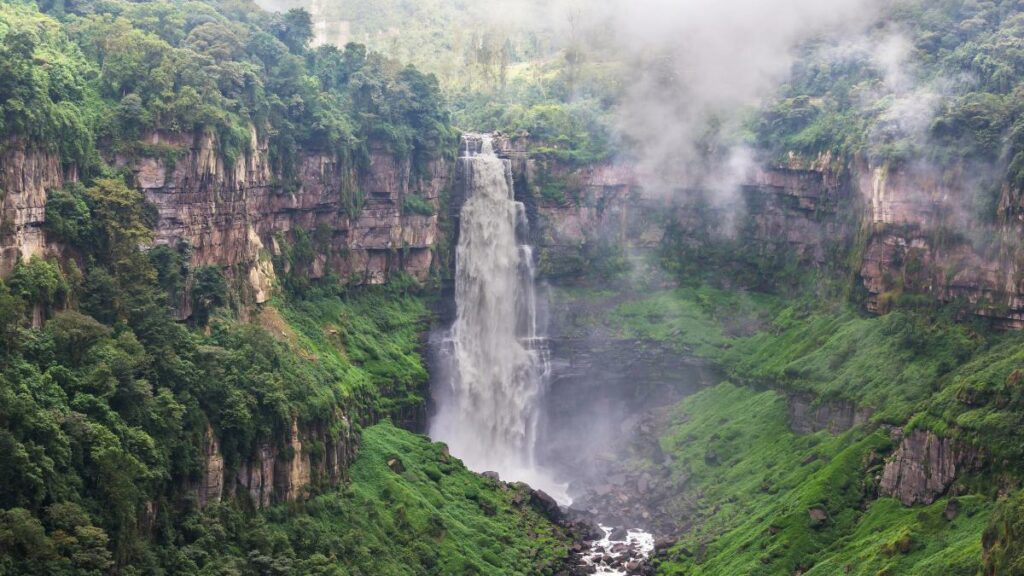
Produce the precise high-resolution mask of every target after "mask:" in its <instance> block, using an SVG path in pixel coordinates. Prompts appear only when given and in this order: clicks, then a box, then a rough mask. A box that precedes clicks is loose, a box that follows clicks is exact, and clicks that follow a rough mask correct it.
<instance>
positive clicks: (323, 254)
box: [0, 130, 451, 318]
mask: <svg viewBox="0 0 1024 576" xmlns="http://www.w3.org/2000/svg"><path fill="white" fill-rule="evenodd" d="M143 149H144V150H159V151H160V153H159V154H154V155H146V154H145V153H139V154H136V155H134V156H131V157H126V156H117V157H115V158H113V159H112V163H113V164H114V165H115V166H118V167H120V168H122V169H126V170H129V171H131V172H132V173H133V174H134V175H135V184H136V186H137V187H138V188H139V189H140V190H142V191H143V192H144V193H145V196H146V199H147V200H148V201H149V202H150V203H152V204H153V205H154V206H155V207H156V212H157V214H158V218H157V220H156V222H155V226H154V237H155V243H156V244H158V245H160V244H163V245H170V246H179V245H185V246H187V247H188V249H189V254H190V259H191V262H190V264H191V265H192V266H193V267H198V266H216V267H220V268H222V269H224V270H225V272H226V274H227V275H228V276H229V277H231V278H234V279H235V280H236V281H237V283H236V286H237V287H238V288H239V289H241V291H242V295H243V301H245V302H248V303H252V304H259V303H262V302H265V301H267V300H268V299H269V298H270V296H271V294H273V291H274V289H275V286H277V285H278V284H279V281H278V277H279V276H280V275H281V274H284V273H288V272H289V271H290V270H288V269H287V268H288V263H284V265H283V266H281V265H279V266H278V267H277V268H275V266H274V264H273V262H274V258H275V256H280V255H281V254H282V253H283V252H284V251H285V250H286V248H287V247H286V246H284V245H283V244H286V243H290V242H293V241H294V240H295V237H296V233H297V232H298V231H300V230H301V231H302V232H304V233H305V234H306V235H308V236H309V237H311V238H313V242H312V244H313V246H312V248H313V251H314V256H313V261H312V262H311V263H309V265H308V266H306V269H304V270H302V271H301V273H302V274H304V275H305V276H308V277H310V278H314V279H320V278H324V277H326V276H328V275H330V276H332V277H336V278H337V279H338V281H340V282H342V283H355V284H382V283H384V282H386V281H387V280H388V279H389V278H390V277H392V276H393V275H394V274H396V273H399V272H404V273H407V274H409V275H410V276H412V277H414V278H416V279H417V280H419V281H424V280H426V279H427V277H428V275H429V272H430V268H431V265H432V263H433V262H434V255H433V250H434V248H435V246H436V244H437V241H438V235H439V227H438V215H437V213H438V207H439V206H440V197H441V193H442V191H443V190H445V189H446V188H447V187H448V185H449V182H450V178H451V176H450V172H451V166H450V164H449V162H447V161H446V160H444V159H442V158H437V159H433V160H428V161H425V162H422V163H420V164H418V165H414V164H415V163H414V162H413V160H412V158H410V157H408V156H406V157H402V156H400V155H398V154H396V153H393V152H391V151H389V150H388V149H387V148H386V147H385V146H384V145H383V144H380V143H370V144H369V145H368V150H367V154H366V156H365V158H361V159H359V160H347V159H342V158H338V157H337V156H334V155H330V154H324V153H318V152H309V151H306V152H301V153H300V154H299V156H298V160H297V165H296V166H295V178H294V179H291V180H289V181H285V180H283V179H282V178H281V176H280V175H278V174H275V173H274V172H273V170H272V169H271V163H270V154H269V151H268V148H267V145H266V142H265V141H263V140H261V139H260V138H259V137H257V135H256V131H255V130H252V132H251V142H250V145H249V151H248V152H246V153H244V154H242V155H240V156H239V157H238V158H237V159H236V160H235V161H234V162H233V163H232V162H229V161H228V159H227V158H226V157H225V156H224V154H222V153H220V152H219V149H218V144H217V141H216V139H215V137H214V136H213V135H211V134H209V133H199V134H180V133H164V132H155V133H152V134H149V135H148V136H146V138H145V147H143ZM0 166H2V168H0V187H2V190H3V191H4V194H3V205H2V212H0V214H2V222H3V226H2V228H0V274H3V273H6V272H9V271H10V270H11V268H12V267H13V266H14V263H15V262H16V261H17V260H18V259H19V258H22V259H27V258H29V257H31V256H37V255H45V254H47V253H55V252H57V251H59V247H58V246H54V245H52V244H48V243H47V239H46V236H45V233H44V231H43V225H44V222H45V218H46V216H45V207H46V191H47V190H49V189H53V188H56V187H59V186H61V185H63V183H64V181H65V174H63V172H62V169H61V163H60V158H59V157H57V156H56V155H55V154H52V153H48V152H44V151H36V150H25V149H20V148H17V147H14V148H11V149H8V150H7V151H6V152H5V153H4V157H3V159H2V163H0ZM70 177H71V178H72V179H73V178H74V175H73V174H72V175H70ZM410 196H416V197H418V198H419V199H420V200H421V201H422V202H419V203H418V204H419V205H420V206H424V205H425V206H428V207H430V209H431V211H432V212H433V213H426V212H425V211H424V210H423V209H422V208H421V209H419V210H417V212H416V213H413V212H411V211H408V210H405V209H404V207H405V205H406V202H407V200H406V199H407V198H408V197H410ZM278 268H280V269H278ZM179 313H180V316H181V317H183V318H184V317H188V316H189V315H190V310H189V309H188V299H187V298H185V299H184V300H183V302H182V304H181V309H180V310H179Z"/></svg>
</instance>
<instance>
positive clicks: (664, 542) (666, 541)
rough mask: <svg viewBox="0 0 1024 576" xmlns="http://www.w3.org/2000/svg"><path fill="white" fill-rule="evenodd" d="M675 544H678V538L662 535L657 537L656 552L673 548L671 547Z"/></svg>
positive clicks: (655, 541) (655, 542)
mask: <svg viewBox="0 0 1024 576" xmlns="http://www.w3.org/2000/svg"><path fill="white" fill-rule="evenodd" d="M675 545H676V539H675V538H670V537H667V536H662V537H661V538H656V539H655V540H654V552H655V553H658V552H661V551H662V550H668V549H669V548H671V547H673V546H675Z"/></svg>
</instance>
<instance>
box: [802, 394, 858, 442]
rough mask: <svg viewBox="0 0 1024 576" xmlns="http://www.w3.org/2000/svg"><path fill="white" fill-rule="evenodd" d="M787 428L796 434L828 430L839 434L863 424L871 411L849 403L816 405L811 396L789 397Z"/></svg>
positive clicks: (836, 402) (840, 401)
mask: <svg viewBox="0 0 1024 576" xmlns="http://www.w3.org/2000/svg"><path fill="white" fill-rule="evenodd" d="M788 405H789V428H790V430H792V431H793V432H795V433H797V434H813V433H814V432H820V431H822V430H828V431H829V432H830V433H832V434H839V433H842V432H845V431H847V430H849V429H850V428H853V427H854V426H857V425H860V424H863V423H865V422H867V421H868V419H869V418H871V413H872V411H871V410H870V409H866V408H858V407H857V405H856V404H854V403H853V402H849V401H843V400H839V401H830V402H821V403H817V402H816V400H815V398H814V397H813V396H807V395H803V394H796V395H793V396H790V397H789V402H788Z"/></svg>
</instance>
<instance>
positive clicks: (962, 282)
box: [498, 138, 1024, 328]
mask: <svg viewBox="0 0 1024 576" xmlns="http://www.w3.org/2000/svg"><path fill="white" fill-rule="evenodd" d="M498 143H499V148H500V149H501V151H502V153H503V154H504V155H506V156H507V157H509V158H511V159H512V160H513V168H514V175H515V180H516V194H517V197H519V198H520V199H521V200H522V201H524V203H526V205H527V208H528V209H529V210H530V212H531V221H533V222H537V223H539V226H538V227H537V229H536V230H534V234H535V243H536V244H537V245H538V246H540V247H541V259H542V267H541V268H542V270H545V271H547V272H549V273H552V274H554V275H562V274H566V273H569V274H572V273H573V270H574V266H576V263H577V262H578V261H579V260H580V259H581V255H583V254H584V253H585V252H586V250H587V249H588V246H589V247H593V246H595V245H605V246H607V245H609V244H611V245H618V246H623V247H625V248H626V249H627V250H652V249H654V248H655V247H657V246H658V244H659V243H660V242H661V241H662V238H663V236H664V234H665V231H666V229H667V228H668V227H669V225H672V226H674V227H675V231H676V232H677V233H681V234H682V235H683V236H684V238H685V241H686V242H688V243H690V244H693V245H697V244H700V243H702V242H707V241H708V238H709V237H710V238H711V239H712V241H713V240H714V238H715V237H716V236H717V237H719V238H727V239H730V240H731V241H733V242H734V243H735V246H739V247H741V248H742V251H745V252H747V253H749V258H751V259H754V260H756V259H759V258H760V259H764V260H770V259H774V260H775V261H786V260H789V261H793V262H795V263H796V264H798V265H800V266H804V267H808V266H809V267H812V268H819V269H820V268H825V267H829V268H832V269H833V270H841V269H846V268H847V267H849V268H850V269H849V270H848V271H847V272H846V273H849V272H853V273H855V274H856V276H857V277H858V283H859V284H860V285H861V286H862V287H863V288H864V290H865V292H866V294H867V296H866V298H865V301H864V305H865V307H866V308H867V309H868V310H870V311H872V312H876V313H884V312H885V311H887V310H888V309H889V307H890V306H891V305H892V303H893V302H894V301H895V300H896V299H898V298H900V297H903V296H905V295H912V294H918V295H925V296H927V297H928V298H931V299H934V300H937V301H940V302H946V303H949V302H960V303H962V304H963V305H964V306H965V308H966V309H968V310H970V311H972V312H973V313H975V314H977V315H980V316H984V317H988V318H991V319H993V321H994V322H996V323H997V324H999V325H1002V326H1005V327H1009V328H1024V276H1022V274H1021V266H1020V264H1019V262H1020V261H1022V258H1021V256H1022V254H1024V252H1022V251H1021V246H1022V244H1021V242H1020V241H1019V238H1018V237H1019V230H1018V228H1017V226H1018V223H1017V219H1016V218H1015V217H1014V216H1013V215H1014V214H1016V212H1014V211H1013V210H1012V209H1011V207H1012V206H1014V205H1015V204H1014V203H1015V202H1016V201H1015V200H1014V198H1012V195H1011V194H1010V193H1009V191H1006V190H1004V191H1003V194H1002V197H1001V200H1000V206H1003V208H1002V209H1001V213H1002V214H1005V215H1006V217H1005V218H1004V219H1003V223H1002V224H997V223H993V222H983V221H980V220H981V219H980V218H979V217H978V216H977V215H976V212H977V210H976V208H975V207H972V206H971V205H970V204H971V203H972V202H975V200H974V198H975V196H976V195H977V194H979V193H980V192H978V190H977V189H976V188H977V187H978V184H977V183H974V182H972V181H971V180H970V179H969V178H968V177H967V176H966V175H965V176H963V177H961V178H939V177H937V176H935V175H934V172H935V171H933V170H928V169H922V168H919V167H915V166H905V167H901V168H891V167H888V166H874V165H872V164H870V163H869V162H867V161H860V162H857V163H855V165H853V166H849V167H844V166H841V165H840V163H838V162H837V161H835V160H834V159H833V158H831V157H830V156H828V155H822V156H820V157H818V158H814V159H811V160H804V159H800V158H792V159H791V160H790V162H789V163H787V164H786V165H784V166H782V165H760V166H755V167H753V168H751V169H749V170H747V171H746V172H745V173H744V174H742V175H740V176H738V177H736V176H735V175H731V176H730V177H731V178H733V179H734V180H736V181H737V182H738V186H739V190H740V194H739V195H738V196H736V197H733V198H731V199H728V200H727V201H722V199H721V198H720V197H717V198H716V195H715V194H714V193H712V192H710V191H708V190H703V189H693V188H680V189H678V190H675V191H674V192H672V193H671V194H668V195H664V194H662V195H661V196H654V195H652V194H650V193H649V192H645V190H644V183H645V181H646V180H647V179H646V178H645V177H644V176H643V175H642V174H640V173H639V171H638V167H637V166H636V165H634V164H632V163H630V162H628V161H626V162H623V161H608V162H604V163H600V164H596V165H589V166H571V165H567V164H564V163H560V162H557V161H553V160H550V159H547V158H545V157H543V156H542V155H537V154H534V153H533V152H532V145H531V143H530V142H529V140H528V139H526V138H510V139H499V140H498ZM734 256H736V255H735V254H734ZM543 264H546V265H543Z"/></svg>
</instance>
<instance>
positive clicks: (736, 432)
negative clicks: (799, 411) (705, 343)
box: [659, 383, 991, 575]
mask: <svg viewBox="0 0 1024 576" xmlns="http://www.w3.org/2000/svg"><path fill="white" fill-rule="evenodd" d="M661 443H662V448H663V449H664V450H665V452H666V453H668V454H671V455H672V457H673V464H672V468H673V472H672V473H673V479H675V480H676V482H677V485H679V486H681V487H684V488H682V490H681V492H680V495H681V496H680V498H681V499H682V500H687V499H692V498H694V497H695V495H700V500H699V501H697V503H696V506H691V507H690V508H689V510H690V513H691V514H692V516H691V518H692V519H693V520H694V522H695V527H694V529H693V530H691V531H690V532H688V533H687V534H686V535H685V536H684V538H683V539H682V540H681V541H680V544H679V545H678V546H677V547H676V548H675V549H674V550H673V551H672V553H671V555H670V558H671V559H670V560H667V561H664V562H663V563H662V564H661V565H660V567H659V573H664V574H708V575H711V574H721V575H727V574H751V575H754V574H764V575H768V574H792V573H794V572H795V571H796V570H798V569H802V570H804V571H805V572H806V573H808V574H842V573H845V570H846V569H847V566H849V567H850V570H851V571H850V572H849V573H851V574H872V575H873V574H938V573H942V574H974V573H975V571H976V570H977V568H978V566H979V564H980V560H981V554H980V549H981V532H982V530H983V529H984V527H985V524H986V521H987V515H988V512H989V510H990V507H991V504H990V503H989V501H988V499H987V498H983V497H979V496H969V497H964V498H961V499H960V506H961V512H960V515H959V516H958V517H957V518H955V519H954V520H953V521H947V520H945V519H944V518H943V517H942V512H943V510H944V509H945V506H946V503H947V501H946V500H945V499H943V500H940V501H938V502H936V503H935V504H933V505H931V506H929V507H927V508H921V509H917V508H905V507H903V506H902V505H900V504H899V503H898V502H896V501H895V500H892V499H888V498H883V499H879V500H873V499H872V498H871V486H872V482H871V477H872V476H873V475H874V474H876V473H877V472H878V464H879V461H878V459H877V458H873V457H872V455H873V453H880V452H882V451H884V450H886V449H887V448H888V447H889V444H890V442H889V440H888V436H887V435H886V434H884V433H882V432H880V431H876V432H871V431H869V430H866V429H864V428H857V429H854V430H851V431H849V432H847V433H845V434H843V435H840V436H831V435H829V434H827V433H824V432H822V433H818V434H813V435H808V436H796V435H794V434H793V433H792V432H790V431H789V428H788V422H787V415H786V403H785V398H784V397H783V396H782V395H780V394H779V393H778V392H775V391H765V392H760V393H753V392H751V391H750V389H748V388H745V387H738V386H734V385H732V384H728V383H724V384H720V385H718V386H716V387H714V388H711V389H708V390H705V391H703V392H701V393H699V394H697V395H695V396H693V397H691V398H689V399H687V400H686V401H684V402H683V403H682V404H680V405H679V406H677V407H676V409H675V412H674V414H673V416H672V422H671V424H670V425H669V426H668V427H667V429H666V430H665V432H664V434H663V436H662V438H661ZM709 452H711V453H714V454H715V456H716V458H715V459H712V460H709V459H707V458H706V456H707V455H708V453H709ZM683 478H686V480H685V482H684V481H682V479H683ZM677 505H679V503H677ZM819 507H820V508H821V509H823V510H825V511H826V512H827V513H828V516H829V519H828V520H827V521H826V522H824V523H823V524H821V525H815V523H814V522H813V521H812V520H811V518H810V515H809V510H810V509H812V508H819ZM865 507H866V509H864V508H865ZM702 544H703V545H704V546H705V550H704V553H703V554H701V553H698V551H699V550H700V549H701V548H702ZM936 566H942V567H943V570H942V571H940V572H936V571H935V567H936ZM811 568H813V570H811V571H809V572H808V569H811Z"/></svg>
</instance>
